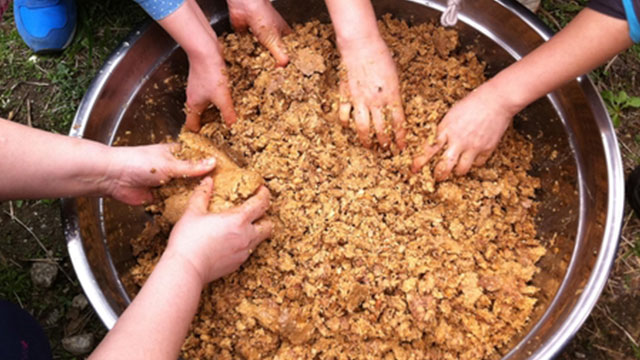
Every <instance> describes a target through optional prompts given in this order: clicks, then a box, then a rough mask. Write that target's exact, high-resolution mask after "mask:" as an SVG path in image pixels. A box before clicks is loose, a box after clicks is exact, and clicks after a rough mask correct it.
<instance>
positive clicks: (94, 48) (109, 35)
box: [0, 0, 148, 133]
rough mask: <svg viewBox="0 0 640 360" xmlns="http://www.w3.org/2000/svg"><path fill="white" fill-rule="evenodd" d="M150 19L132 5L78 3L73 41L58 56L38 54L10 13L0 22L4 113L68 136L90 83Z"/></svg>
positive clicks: (125, 1) (117, 0) (121, 1)
mask: <svg viewBox="0 0 640 360" xmlns="http://www.w3.org/2000/svg"><path fill="white" fill-rule="evenodd" d="M147 18H148V17H147V15H146V14H145V13H144V12H143V11H142V9H141V8H140V7H139V6H138V5H137V4H136V3H135V2H133V1H129V0H111V1H87V0H80V1H78V24H77V28H76V29H77V31H76V34H75V37H74V40H73V41H72V42H71V44H70V45H69V47H68V48H67V49H65V50H64V51H63V52H62V53H60V54H57V55H43V56H41V55H35V54H34V53H33V52H32V51H31V50H30V49H29V48H28V47H27V46H26V45H25V44H24V43H23V42H22V39H21V38H20V35H19V34H18V32H17V30H16V29H15V24H14V19H13V13H12V11H11V9H9V10H8V11H7V13H6V14H5V15H3V22H2V23H0V43H1V44H2V45H3V46H2V47H0V78H1V79H3V82H2V83H0V94H1V95H2V97H1V100H0V115H1V116H3V117H9V116H10V115H13V116H14V119H15V120H17V121H19V122H21V123H26V122H27V106H26V102H27V101H29V105H30V107H31V108H30V109H29V110H30V115H31V116H30V117H31V120H32V123H33V125H34V126H37V127H40V128H44V129H46V130H50V131H54V132H58V133H67V132H68V131H69V126H70V124H71V121H72V120H73V117H74V115H75V112H76V110H77V107H78V104H79V103H80V100H81V99H82V97H83V96H84V93H85V92H86V90H87V88H88V86H89V84H90V83H91V80H92V79H93V78H94V76H95V74H96V72H97V71H98V70H99V68H100V67H101V66H102V64H103V63H104V61H105V60H106V58H107V57H108V56H109V54H111V52H112V51H113V49H115V47H116V46H117V45H118V43H119V42H121V41H122V39H123V38H124V37H125V36H126V35H127V34H128V33H129V32H130V31H131V30H132V29H133V28H135V27H136V26H137V24H139V23H141V22H142V21H144V20H146V19H147Z"/></svg>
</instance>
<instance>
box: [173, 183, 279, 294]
mask: <svg viewBox="0 0 640 360" xmlns="http://www.w3.org/2000/svg"><path fill="white" fill-rule="evenodd" d="M212 191H213V180H212V179H211V178H209V177H207V178H205V179H204V180H203V181H202V182H201V184H200V185H199V186H198V187H197V188H196V189H195V190H194V192H193V195H192V196H191V199H190V201H189V205H188V207H187V210H186V212H185V214H184V215H183V216H182V218H181V219H180V221H178V222H177V223H176V225H175V226H174V228H173V231H171V235H170V237H169V243H168V245H167V250H166V251H167V253H175V254H179V255H180V256H181V257H183V258H184V259H187V261H189V262H190V263H191V264H192V265H193V267H194V268H195V269H196V271H197V272H198V273H199V274H200V275H201V278H202V280H203V284H206V283H209V282H211V281H213V280H216V279H218V278H220V277H223V276H225V275H227V274H230V273H231V272H233V271H235V270H237V269H238V268H239V267H240V265H242V263H243V262H245V260H247V258H248V257H249V255H250V254H251V252H252V251H253V250H254V249H255V248H256V247H257V246H258V244H260V242H262V241H263V240H265V239H266V238H268V237H269V235H270V234H271V230H272V228H273V224H272V223H271V222H269V221H267V220H259V219H260V218H262V216H263V215H264V214H265V212H266V211H267V209H268V208H269V199H270V195H269V190H267V188H266V187H264V186H263V187H261V188H260V189H259V190H258V192H257V193H256V195H254V196H253V197H251V198H249V199H248V200H247V201H245V202H244V203H243V204H242V205H240V206H237V207H235V208H233V209H230V210H227V211H225V212H223V213H216V214H211V213H208V210H207V209H208V206H209V199H210V198H211V193H212Z"/></svg>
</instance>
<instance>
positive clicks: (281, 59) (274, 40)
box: [252, 25, 289, 66]
mask: <svg viewBox="0 0 640 360" xmlns="http://www.w3.org/2000/svg"><path fill="white" fill-rule="evenodd" d="M252 29H253V30H254V34H255V35H256V37H257V38H258V41H260V43H261V44H262V45H264V47H266V48H267V49H268V50H269V52H270V53H271V55H273V57H274V58H275V59H276V65H277V66H285V65H287V64H288V63H289V55H287V52H286V50H285V49H286V47H285V45H284V42H283V41H282V38H281V37H280V31H279V29H277V28H276V27H275V26H273V25H272V26H271V27H267V26H264V25H262V26H260V25H259V26H258V27H257V29H254V28H252Z"/></svg>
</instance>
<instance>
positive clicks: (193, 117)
mask: <svg viewBox="0 0 640 360" xmlns="http://www.w3.org/2000/svg"><path fill="white" fill-rule="evenodd" d="M225 70H226V68H225V63H224V59H223V58H222V55H221V49H220V46H219V44H218V43H217V42H214V43H212V44H211V46H210V50H209V51H204V52H203V53H202V54H195V55H191V56H189V78H188V80H187V102H186V104H185V112H186V115H187V119H186V123H185V125H186V127H187V128H188V129H189V130H191V131H194V132H197V131H199V130H200V117H201V115H202V113H203V112H204V111H205V110H206V109H207V108H208V107H209V106H210V104H212V103H213V104H215V105H216V107H217V108H218V109H219V110H220V115H221V116H222V119H223V120H224V122H225V124H227V126H231V125H232V124H233V123H234V122H236V112H235V110H234V109H233V100H232V99H231V90H230V88H229V79H228V78H227V75H226V73H225Z"/></svg>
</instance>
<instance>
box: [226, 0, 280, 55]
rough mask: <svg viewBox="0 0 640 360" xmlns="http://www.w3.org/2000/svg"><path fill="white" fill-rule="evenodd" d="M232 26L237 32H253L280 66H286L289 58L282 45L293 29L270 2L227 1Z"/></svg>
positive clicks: (253, 0) (263, 0)
mask: <svg viewBox="0 0 640 360" xmlns="http://www.w3.org/2000/svg"><path fill="white" fill-rule="evenodd" d="M227 4H228V5H229V17H230V18H231V25H233V28H234V29H235V31H237V32H244V31H247V28H250V29H251V32H252V33H253V34H254V35H255V36H256V38H258V41H260V43H261V44H262V45H264V47H266V48H267V49H269V52H271V55H273V57H274V58H275V59H276V64H277V65H278V66H285V65H287V63H288V62H289V56H287V52H286V50H285V46H284V44H283V43H282V36H283V35H287V34H289V33H291V28H290V27H289V25H288V24H287V22H286V21H284V19H283V18H282V16H280V14H278V12H277V11H276V9H274V8H273V6H272V5H271V1H269V0H227Z"/></svg>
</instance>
